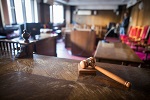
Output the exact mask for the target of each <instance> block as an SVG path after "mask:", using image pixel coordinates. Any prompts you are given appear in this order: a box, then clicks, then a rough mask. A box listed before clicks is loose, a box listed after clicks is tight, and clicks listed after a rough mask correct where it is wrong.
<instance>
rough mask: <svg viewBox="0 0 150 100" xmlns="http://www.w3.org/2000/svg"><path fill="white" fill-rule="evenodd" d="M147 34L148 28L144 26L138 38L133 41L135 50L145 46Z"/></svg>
mask: <svg viewBox="0 0 150 100" xmlns="http://www.w3.org/2000/svg"><path fill="white" fill-rule="evenodd" d="M149 32H150V26H144V27H143V29H142V33H141V35H140V37H139V38H138V39H136V40H135V41H134V44H133V45H134V46H136V50H138V47H143V46H144V45H145V44H147V41H148V36H149Z"/></svg>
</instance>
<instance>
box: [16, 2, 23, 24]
mask: <svg viewBox="0 0 150 100" xmlns="http://www.w3.org/2000/svg"><path fill="white" fill-rule="evenodd" d="M14 3H15V11H16V20H17V23H18V24H21V23H23V22H24V20H23V13H22V2H21V0H14Z"/></svg>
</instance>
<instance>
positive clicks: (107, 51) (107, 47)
mask: <svg viewBox="0 0 150 100" xmlns="http://www.w3.org/2000/svg"><path fill="white" fill-rule="evenodd" d="M94 57H95V58H96V60H97V61H102V62H103V61H104V62H109V63H116V64H125V65H126V64H127V65H128V64H135V65H137V66H138V65H139V64H141V63H143V61H142V60H141V59H140V58H139V57H138V56H137V55H136V54H135V52H134V51H133V50H132V49H131V48H130V47H129V46H128V45H126V44H124V43H119V42H118V43H105V42H102V41H99V43H98V46H97V49H96V52H95V54H94Z"/></svg>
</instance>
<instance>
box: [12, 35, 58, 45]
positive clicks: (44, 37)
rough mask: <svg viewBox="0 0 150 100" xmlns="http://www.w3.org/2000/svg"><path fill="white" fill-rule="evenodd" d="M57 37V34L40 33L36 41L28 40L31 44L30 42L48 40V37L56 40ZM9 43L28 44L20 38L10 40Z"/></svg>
mask: <svg viewBox="0 0 150 100" xmlns="http://www.w3.org/2000/svg"><path fill="white" fill-rule="evenodd" d="M57 36H58V35H57V34H48V33H41V34H40V36H39V39H38V40H33V39H29V41H30V43H32V42H36V41H39V40H43V39H46V38H50V37H51V38H56V37H57ZM11 41H15V42H19V43H21V44H28V43H25V42H24V40H23V39H20V38H14V39H11Z"/></svg>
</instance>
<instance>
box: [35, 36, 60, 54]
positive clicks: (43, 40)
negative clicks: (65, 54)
mask: <svg viewBox="0 0 150 100" xmlns="http://www.w3.org/2000/svg"><path fill="white" fill-rule="evenodd" d="M56 38H57V34H44V33H42V34H41V35H40V38H39V40H37V41H34V42H35V53H36V54H41V55H47V56H57V53H56Z"/></svg>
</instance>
